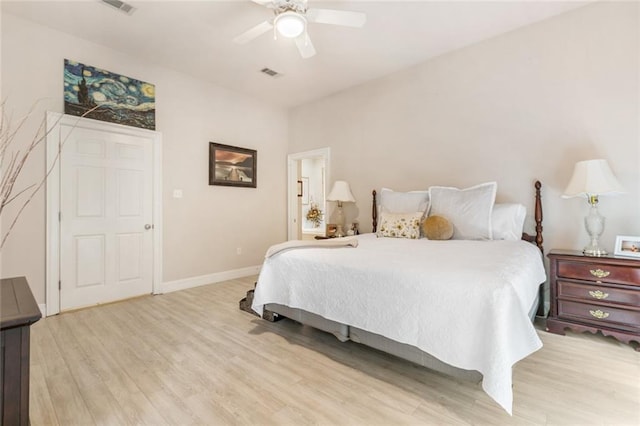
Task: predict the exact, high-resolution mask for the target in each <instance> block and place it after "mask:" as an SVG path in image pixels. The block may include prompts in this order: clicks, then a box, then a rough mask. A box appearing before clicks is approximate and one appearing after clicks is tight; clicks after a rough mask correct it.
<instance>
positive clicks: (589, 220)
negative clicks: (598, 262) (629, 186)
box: [582, 195, 607, 256]
mask: <svg viewBox="0 0 640 426" xmlns="http://www.w3.org/2000/svg"><path fill="white" fill-rule="evenodd" d="M587 201H588V202H589V204H590V205H591V208H590V209H589V214H588V215H587V216H586V217H585V218H584V226H585V228H587V233H588V234H589V238H590V239H591V242H590V243H589V245H587V246H586V247H585V248H584V250H582V253H584V255H585V256H605V255H606V254H607V251H606V250H605V249H603V248H602V247H600V243H599V242H598V239H599V238H600V235H602V232H603V231H604V217H602V216H601V215H600V213H599V212H598V196H597V195H591V196H589V199H588V200H587Z"/></svg>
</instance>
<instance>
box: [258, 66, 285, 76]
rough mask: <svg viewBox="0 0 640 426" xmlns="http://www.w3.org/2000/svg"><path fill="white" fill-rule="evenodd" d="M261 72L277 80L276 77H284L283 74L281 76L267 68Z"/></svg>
mask: <svg viewBox="0 0 640 426" xmlns="http://www.w3.org/2000/svg"><path fill="white" fill-rule="evenodd" d="M260 72H261V73H263V74H266V75H268V76H269V77H274V78H275V77H279V76H281V75H282V74H280V73H279V72H278V71H274V70H272V69H271V68H266V67H265V68H262V69H261V70H260Z"/></svg>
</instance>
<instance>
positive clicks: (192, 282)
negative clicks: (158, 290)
mask: <svg viewBox="0 0 640 426" xmlns="http://www.w3.org/2000/svg"><path fill="white" fill-rule="evenodd" d="M261 268H262V265H255V266H248V267H246V268H241V269H232V270H230V271H223V272H214V273H213V274H207V275H200V276H199V277H191V278H185V279H182V280H175V281H167V282H166V283H163V284H162V290H163V293H171V292H174V291H178V290H186V289H188V288H193V287H200V286H203V285H207V284H215V283H219V282H222V281H228V280H233V279H236V278H244V277H249V276H251V275H258V274H259V273H260V269H261Z"/></svg>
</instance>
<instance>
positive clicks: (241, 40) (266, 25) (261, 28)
mask: <svg viewBox="0 0 640 426" xmlns="http://www.w3.org/2000/svg"><path fill="white" fill-rule="evenodd" d="M272 28H273V24H272V23H271V22H270V21H264V22H263V23H261V24H258V25H256V26H255V27H253V28H250V29H248V30H247V31H245V32H243V33H242V34H240V35H239V36H237V37H236V38H234V39H233V41H235V42H236V43H238V44H245V43H248V42H250V41H251V40H253V39H254V38H256V37H258V36H260V35H262V34H264V33H266V32H267V31H269V30H270V29H272Z"/></svg>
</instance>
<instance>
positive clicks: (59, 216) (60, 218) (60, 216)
mask: <svg viewBox="0 0 640 426" xmlns="http://www.w3.org/2000/svg"><path fill="white" fill-rule="evenodd" d="M58 222H62V212H58Z"/></svg>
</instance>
